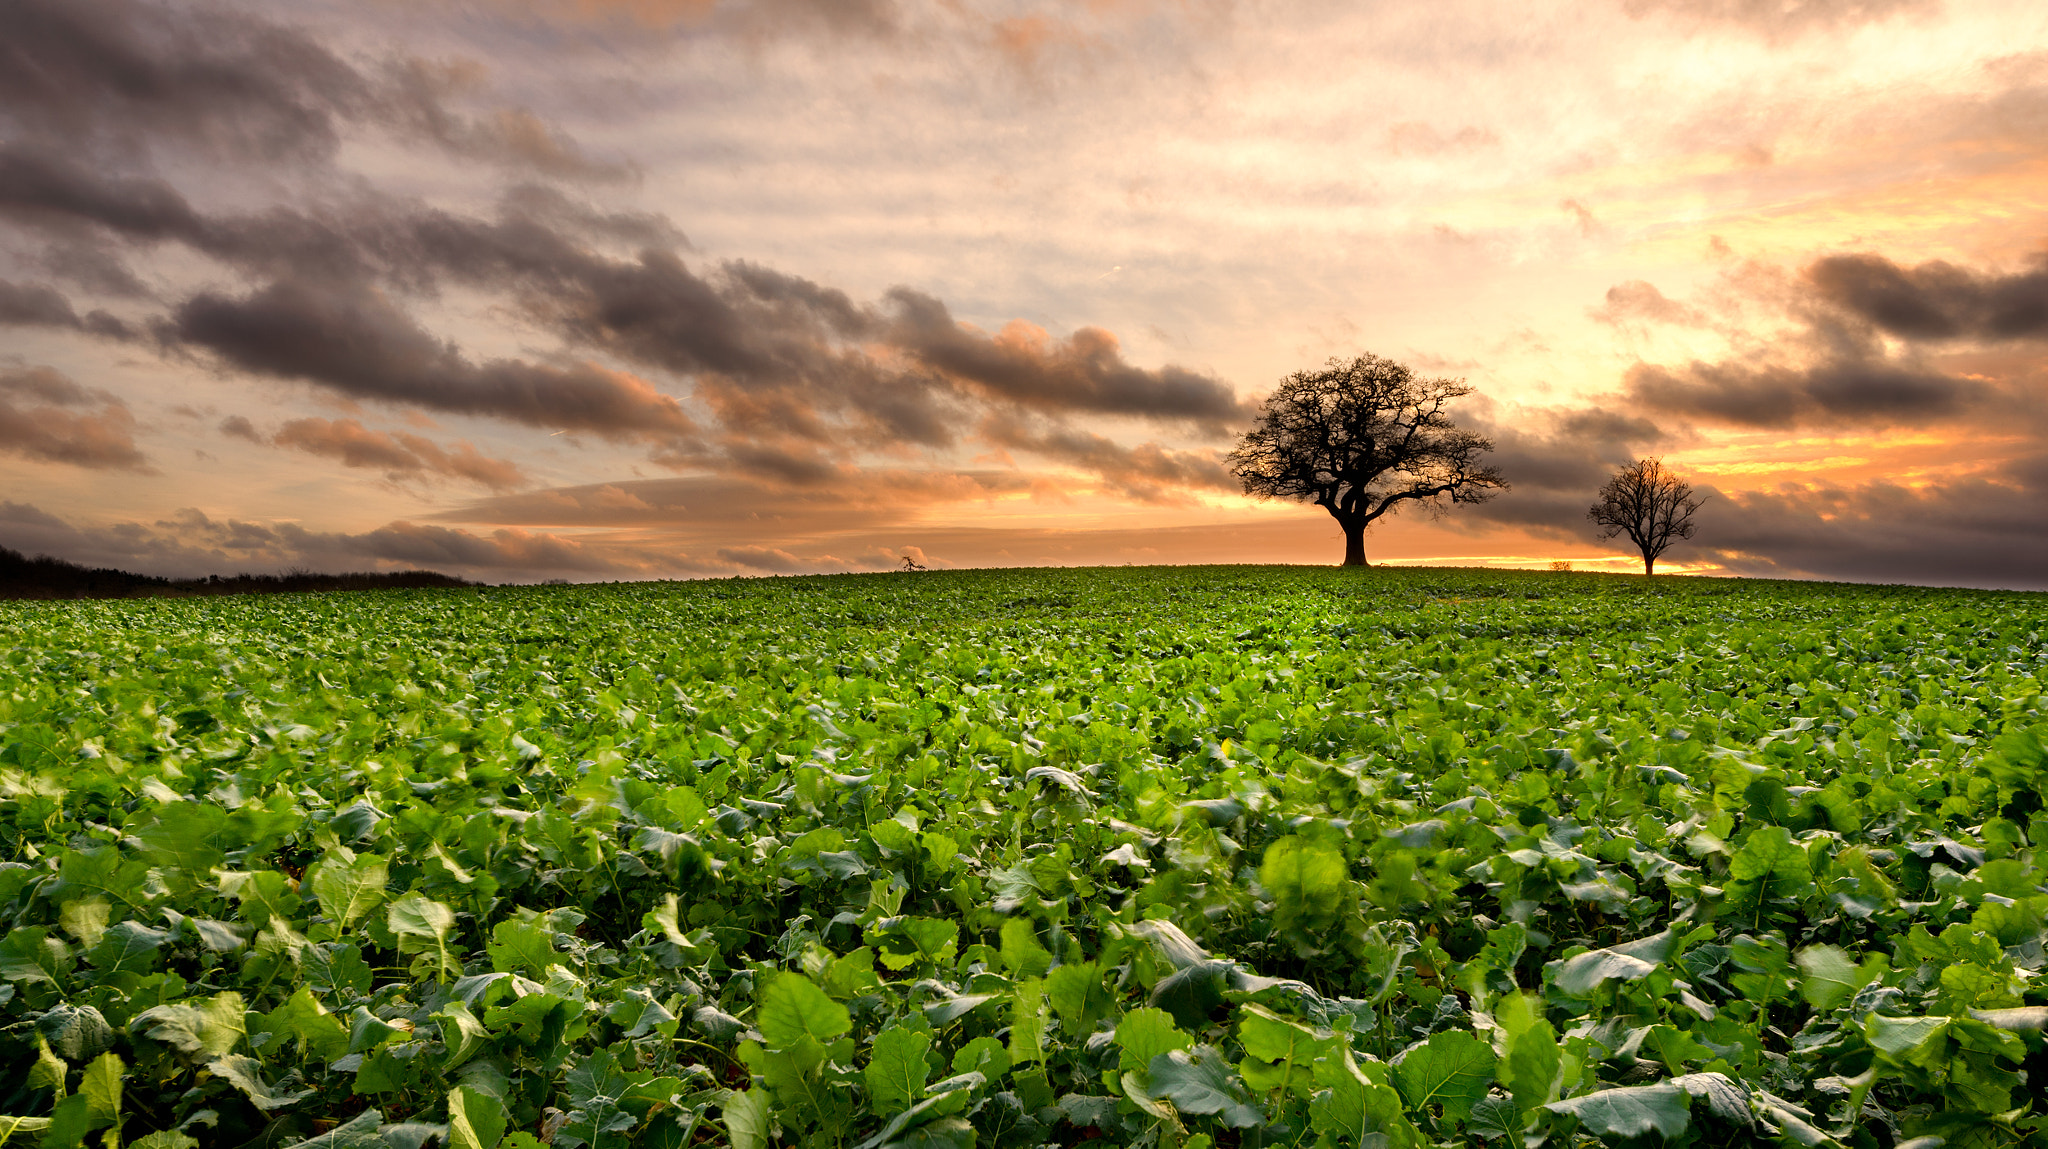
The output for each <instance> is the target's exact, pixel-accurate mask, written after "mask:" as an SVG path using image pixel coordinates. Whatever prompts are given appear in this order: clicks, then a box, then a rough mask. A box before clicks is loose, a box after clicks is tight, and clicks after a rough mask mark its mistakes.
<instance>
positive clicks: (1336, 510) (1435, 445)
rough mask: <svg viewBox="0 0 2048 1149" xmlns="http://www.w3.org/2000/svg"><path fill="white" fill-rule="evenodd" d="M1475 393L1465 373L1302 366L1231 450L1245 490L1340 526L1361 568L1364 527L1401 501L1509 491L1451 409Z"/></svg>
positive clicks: (1381, 364) (1362, 362)
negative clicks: (1422, 375) (1318, 512)
mask: <svg viewBox="0 0 2048 1149" xmlns="http://www.w3.org/2000/svg"><path fill="white" fill-rule="evenodd" d="M1471 393H1472V388H1470V387H1467V386H1466V385H1465V382H1464V380H1462V379H1419V378H1417V377H1416V376H1415V373H1414V372H1412V371H1410V370H1409V369H1408V368H1406V367H1404V366H1402V365H1401V364H1399V363H1396V362H1394V361H1393V360H1391V359H1382V358H1380V357H1379V356H1377V355H1361V356H1359V357H1358V358H1356V359H1353V360H1351V361H1350V362H1349V363H1346V362H1345V361H1343V360H1341V359H1332V360H1330V362H1329V363H1328V364H1327V365H1326V366H1324V367H1323V368H1322V369H1321V370H1319V371H1297V372H1295V373H1294V374H1292V375H1289V376H1288V377H1287V378H1285V379H1282V380H1281V381H1280V385H1279V386H1278V387H1276V388H1275V389H1274V390H1273V393H1272V394H1271V395H1268V396H1267V397H1266V402H1265V405H1264V406H1263V407H1262V408H1261V410H1260V412H1259V418H1258V422H1257V423H1256V424H1254V425H1253V426H1252V429H1251V430H1249V431H1246V432H1245V434H1244V439H1243V440H1242V441H1241V442H1239V443H1238V445H1237V449H1236V450H1235V451H1232V452H1231V453H1230V469H1231V472H1232V473H1233V474H1235V475H1236V476H1237V477H1238V478H1239V479H1240V480H1241V481H1242V482H1243V483H1244V490H1245V493H1246V494H1248V495H1257V496H1259V497H1260V498H1268V499H1299V500H1301V501H1302V502H1306V503H1314V504H1315V505H1316V506H1319V507H1321V508H1323V509H1324V510H1326V511H1328V512H1330V516H1331V517H1332V518H1334V519H1336V520H1337V525H1338V526H1340V527H1342V528H1343V530H1344V565H1345V566H1365V565H1367V564H1366V561H1365V529H1366V528H1367V527H1369V526H1371V525H1372V524H1373V522H1374V520H1376V519H1378V518H1380V517H1381V516H1382V515H1387V514H1391V513H1392V512H1394V511H1397V510H1399V509H1400V508H1401V506H1402V504H1404V503H1411V502H1412V503H1420V504H1423V505H1425V506H1428V507H1431V508H1433V509H1435V510H1438V511H1441V510H1442V509H1443V508H1444V507H1445V506H1446V505H1447V504H1446V502H1445V500H1446V499H1448V500H1449V502H1450V503H1477V502H1482V501H1484V500H1486V499H1488V498H1491V497H1492V496H1493V493H1494V492H1495V491H1498V490H1504V489H1506V487H1507V485H1508V484H1507V481H1506V480H1505V479H1503V478H1501V475H1500V471H1499V470H1498V469H1496V468H1494V467H1489V466H1484V465H1482V464H1481V462H1480V459H1479V457H1480V455H1482V454H1483V453H1485V452H1487V451H1490V450H1492V449H1493V442H1492V440H1490V439H1486V438H1484V437H1482V436H1480V435H1476V434H1474V433H1472V432H1471V431H1466V430H1463V429H1461V428H1459V427H1458V426H1457V425H1455V424H1454V423H1452V422H1451V419H1450V416H1449V415H1448V414H1446V413H1445V407H1446V406H1447V405H1448V404H1450V402H1451V401H1452V400H1454V399H1458V398H1460V397H1462V396H1465V395H1469V394H1471Z"/></svg>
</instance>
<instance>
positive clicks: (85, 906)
mask: <svg viewBox="0 0 2048 1149" xmlns="http://www.w3.org/2000/svg"><path fill="white" fill-rule="evenodd" d="M112 914H113V907H112V906H110V905H108V904H107V899H105V898H102V897H92V898H81V899H78V900H74V901H69V902H65V903H64V905H63V906H62V907H60V908H59V909H58V911H57V924H58V925H60V926H62V927H64V932H65V933H67V934H70V935H71V936H72V937H74V938H77V939H78V944H79V945H82V946H84V947H85V948H86V949H91V948H92V947H93V946H94V945H96V944H98V943H99V940H100V935H101V934H103V933H106V932H107V921H108V920H109V918H110V917H111V916H112Z"/></svg>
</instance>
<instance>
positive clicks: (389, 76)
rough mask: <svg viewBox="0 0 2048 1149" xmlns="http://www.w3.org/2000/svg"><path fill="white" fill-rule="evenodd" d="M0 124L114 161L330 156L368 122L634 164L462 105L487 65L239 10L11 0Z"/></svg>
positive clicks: (522, 116)
mask: <svg viewBox="0 0 2048 1149" xmlns="http://www.w3.org/2000/svg"><path fill="white" fill-rule="evenodd" d="M0 30H4V32H5V34H4V35H0V125H5V126H10V127H12V128H13V133H12V134H14V135H15V136H16V137H17V138H19V137H21V136H27V137H30V138H35V139H41V140H44V141H49V142H61V143H62V144H63V145H64V146H65V147H67V148H69V149H82V150H84V151H87V152H90V153H93V154H97V155H99V156H101V157H102V158H111V157H116V156H122V155H130V156H132V155H135V154H139V153H143V152H146V151H148V150H149V149H151V148H157V147H163V146H166V145H169V146H174V147H177V148H180V149H183V150H185V151H188V152H194V153H198V154H201V155H206V156H212V157H219V158H223V159H228V160H239V161H254V162H271V163H277V162H285V161H293V162H301V163H303V162H306V161H325V160H328V159H330V158H332V157H333V155H334V154H335V152H336V150H337V149H338V148H339V146H340V144H341V142H342V140H343V138H344V137H345V136H346V135H347V133H348V132H350V131H351V130H354V129H357V128H370V129H374V130H379V131H383V132H387V133H390V134H393V135H395V136H397V137H399V138H401V139H409V140H419V141H425V142H427V143H430V144H433V145H436V146H438V147H440V148H441V149H443V150H446V151H448V152H450V153H452V154H454V155H457V156H462V157H466V158H472V159H481V160H486V161H490V162H494V163H500V164H505V165H508V166H513V167H521V168H527V169H531V170H535V171H538V172H541V173H543V174H547V175H551V176H555V177H558V178H562V177H567V178H579V179H617V178H622V177H624V176H627V175H630V174H631V173H630V169H629V168H628V167H627V166H625V165H622V164H617V163H610V162H603V161H598V160H594V159H592V158H590V157H589V156H586V155H585V154H584V153H583V152H582V150H581V149H580V148H579V147H578V146H577V145H576V144H575V142H574V141H572V140H569V139H567V138H566V137H564V136H562V135H561V134H560V133H559V132H558V131H556V130H555V129H553V128H552V127H550V126H549V125H547V124H545V123H543V122H542V121H540V120H539V119H538V118H536V117H535V116H534V115H533V114H532V113H531V112H528V111H526V110H524V109H518V108H493V109H490V110H488V111H486V112H484V113H483V114H480V115H475V116H471V115H465V114H463V113H462V112H461V111H459V110H457V108H456V105H457V104H458V103H459V102H460V101H461V100H462V99H463V97H465V96H466V95H468V94H469V91H470V90H471V89H473V88H475V87H476V86H477V82H476V77H475V75H474V72H475V69H470V68H463V67H460V66H448V65H432V64H428V63H425V62H422V61H419V60H414V59H407V58H397V59H391V60H386V61H382V62H378V63H369V64H363V63H358V62H352V61H349V60H345V59H343V58H342V57H341V56H340V55H338V54H336V53H335V52H333V51H331V50H329V49H328V48H327V47H325V46H324V45H322V44H320V43H319V42H318V41H317V40H315V39H314V38H313V37H312V36H311V35H309V34H308V33H306V32H305V31H302V30H300V29H298V28H294V27H290V26H288V25H285V24H281V23H277V22H274V21H271V20H266V19H264V18H262V17H260V16H257V15H254V14H251V13H249V12H244V11H236V10H234V9H231V8H226V7H217V8H216V7H180V6H172V5H158V4H144V3H138V2H135V0H0Z"/></svg>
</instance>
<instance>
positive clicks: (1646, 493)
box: [1586, 459, 1707, 576]
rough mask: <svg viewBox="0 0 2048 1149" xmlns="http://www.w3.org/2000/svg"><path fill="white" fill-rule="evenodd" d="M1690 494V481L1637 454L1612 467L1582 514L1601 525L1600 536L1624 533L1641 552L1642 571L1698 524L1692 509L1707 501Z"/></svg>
mask: <svg viewBox="0 0 2048 1149" xmlns="http://www.w3.org/2000/svg"><path fill="white" fill-rule="evenodd" d="M1706 501H1707V500H1706V499H1704V498H1699V499H1695V498H1693V497H1692V484H1690V483H1687V482H1686V481H1685V480H1683V479H1680V478H1679V477H1678V476H1677V475H1676V474H1674V473H1672V472H1671V471H1670V470H1669V469H1668V468H1666V467H1665V466H1664V463H1663V460H1661V459H1637V460H1636V461H1635V462H1633V463H1630V464H1629V465H1628V466H1626V467H1623V468H1622V469H1621V470H1619V471H1616V472H1615V473H1614V477H1613V478H1611V479H1609V480H1607V485H1606V486H1603V487H1601V488H1600V501H1599V502H1597V503H1594V504H1593V506H1592V509H1591V510H1588V511H1587V512H1586V517H1587V518H1589V519H1591V520H1593V521H1594V522H1595V523H1598V524H1599V525H1600V537H1601V538H1603V539H1611V538H1613V537H1614V536H1616V535H1624V534H1625V535H1627V536H1628V539H1629V541H1630V542H1632V543H1634V544H1635V545H1636V548H1637V549H1638V550H1641V551H1642V552H1643V574H1644V575H1645V576H1648V575H1652V574H1655V573H1656V570H1657V556H1659V555H1661V554H1663V553H1664V552H1665V550H1666V549H1668V548H1669V547H1670V546H1671V544H1672V543H1673V542H1674V541H1676V540H1678V539H1689V538H1691V537H1692V536H1693V531H1694V530H1695V529H1696V528H1695V527H1694V525H1693V521H1692V515H1693V512H1694V511H1697V510H1699V509H1700V507H1701V506H1702V505H1704V504H1705V503H1706Z"/></svg>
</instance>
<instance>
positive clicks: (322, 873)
mask: <svg viewBox="0 0 2048 1149" xmlns="http://www.w3.org/2000/svg"><path fill="white" fill-rule="evenodd" d="M390 880H391V872H390V869H389V868H388V867H387V866H386V864H385V861H384V859H383V858H380V857H378V856H377V855H375V854H364V855H362V856H360V857H357V858H354V859H353V860H348V859H346V858H345V857H344V855H343V853H342V852H340V851H329V852H328V854H327V856H326V857H324V858H322V859H321V861H320V865H319V868H318V869H316V870H315V871H314V872H313V881H312V886H313V896H314V897H316V898H318V899H320V910H321V912H322V913H324V914H326V915H327V916H328V917H329V918H330V919H332V920H333V921H334V923H335V924H336V925H337V926H339V927H340V928H341V929H344V930H345V929H347V928H348V927H349V926H351V925H353V924H354V923H355V921H356V919H358V918H360V917H362V916H363V915H364V914H367V913H369V912H370V911H371V910H374V909H376V908H377V907H378V906H379V905H381V904H383V902H384V899H385V896H386V894H385V889H384V887H385V885H386V884H387V883H388V882H389V881H390ZM313 936H315V937H319V936H321V935H319V934H317V933H316V934H314V935H313Z"/></svg>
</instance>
